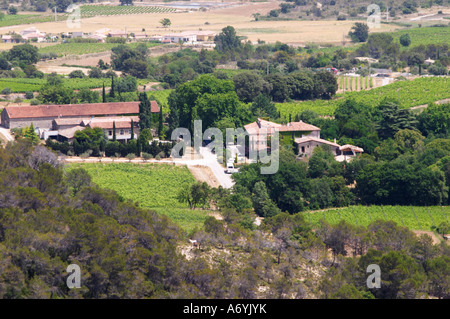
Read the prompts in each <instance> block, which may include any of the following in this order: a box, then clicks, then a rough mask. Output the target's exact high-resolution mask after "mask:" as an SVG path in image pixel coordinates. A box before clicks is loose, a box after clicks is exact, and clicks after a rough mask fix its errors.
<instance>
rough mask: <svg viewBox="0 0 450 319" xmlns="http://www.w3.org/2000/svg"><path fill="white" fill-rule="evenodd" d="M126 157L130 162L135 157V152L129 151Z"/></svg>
mask: <svg viewBox="0 0 450 319" xmlns="http://www.w3.org/2000/svg"><path fill="white" fill-rule="evenodd" d="M126 158H128V160H129V161H130V162H131V161H132V160H134V159H135V158H136V154H134V153H129V154H127V156H126Z"/></svg>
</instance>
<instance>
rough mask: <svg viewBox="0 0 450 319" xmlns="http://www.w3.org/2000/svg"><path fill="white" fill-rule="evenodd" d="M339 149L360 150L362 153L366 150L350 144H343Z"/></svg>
mask: <svg viewBox="0 0 450 319" xmlns="http://www.w3.org/2000/svg"><path fill="white" fill-rule="evenodd" d="M339 149H340V150H341V151H345V150H351V151H354V152H357V153H358V152H360V153H362V152H364V149H362V148H361V147H358V146H354V145H350V144H345V145H342V146H341V147H339Z"/></svg>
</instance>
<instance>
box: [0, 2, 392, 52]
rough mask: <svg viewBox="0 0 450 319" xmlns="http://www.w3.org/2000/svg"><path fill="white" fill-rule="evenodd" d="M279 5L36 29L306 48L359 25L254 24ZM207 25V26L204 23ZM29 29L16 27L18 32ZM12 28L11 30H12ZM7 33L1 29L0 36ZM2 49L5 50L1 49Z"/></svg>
mask: <svg viewBox="0 0 450 319" xmlns="http://www.w3.org/2000/svg"><path fill="white" fill-rule="evenodd" d="M279 4H280V2H278V1H271V2H262V3H252V2H250V3H245V4H236V5H235V6H232V7H229V8H222V9H212V10H210V11H206V12H200V11H193V12H184V13H151V14H136V15H122V16H114V17H111V16H98V17H94V18H85V19H82V20H81V28H80V29H73V28H70V27H69V26H68V25H67V24H66V22H65V21H58V22H46V23H39V24H36V25H35V26H36V27H37V28H38V29H39V30H41V31H43V32H47V33H59V32H72V31H83V32H93V31H96V30H99V29H101V28H109V29H111V30H125V29H126V31H127V32H128V33H131V32H142V29H143V28H144V29H145V30H146V33H147V34H150V35H162V34H165V33H170V32H179V31H186V30H199V29H203V30H213V31H220V30H221V29H222V28H224V27H226V26H228V25H231V26H233V27H234V28H235V29H236V30H237V32H238V34H239V35H243V36H247V37H248V39H249V40H251V41H257V40H258V39H261V40H265V41H266V42H275V41H281V42H285V43H292V44H305V43H308V42H317V43H334V44H339V43H341V42H342V39H343V36H344V35H346V34H347V33H348V31H349V30H350V28H351V27H352V25H353V24H354V23H355V22H356V21H254V18H253V16H252V14H253V13H257V12H258V13H261V14H266V13H267V12H268V11H270V10H271V9H275V8H278V7H279ZM163 18H169V19H170V20H171V22H172V25H171V27H170V28H167V29H164V28H162V27H161V24H160V23H159V21H160V20H161V19H163ZM206 22H208V23H209V24H208V25H205V23H206ZM28 27H30V25H21V26H15V27H14V28H13V29H14V31H16V32H18V31H21V30H23V29H25V28H28ZM397 28H398V27H396V26H392V25H384V24H382V26H381V28H380V29H374V30H371V31H373V32H383V31H393V30H395V29H397ZM11 29H12V28H10V30H11ZM1 33H6V32H4V31H3V30H1V28H0V34H1ZM1 48H3V47H1Z"/></svg>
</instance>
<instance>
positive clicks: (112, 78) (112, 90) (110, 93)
mask: <svg viewBox="0 0 450 319" xmlns="http://www.w3.org/2000/svg"><path fill="white" fill-rule="evenodd" d="M115 95H116V94H115V93H114V77H113V76H112V77H111V90H110V91H109V97H111V98H114V97H115Z"/></svg>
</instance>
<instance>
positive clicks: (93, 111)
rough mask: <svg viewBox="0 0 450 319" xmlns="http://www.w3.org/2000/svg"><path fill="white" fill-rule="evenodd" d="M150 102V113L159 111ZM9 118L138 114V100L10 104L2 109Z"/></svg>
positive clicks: (155, 105) (156, 106)
mask: <svg viewBox="0 0 450 319" xmlns="http://www.w3.org/2000/svg"><path fill="white" fill-rule="evenodd" d="M150 102H151V109H152V113H158V112H159V106H158V103H156V101H150ZM4 110H5V111H6V112H7V114H8V116H9V118H11V119H21V118H36V117H43V118H45V117H55V118H57V117H89V116H104V115H122V114H123V115H125V114H139V102H111V103H88V104H62V105H61V104H55V105H33V106H12V107H5V109H4Z"/></svg>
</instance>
